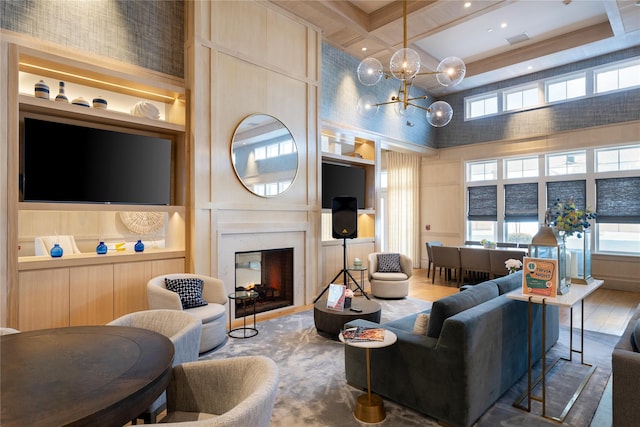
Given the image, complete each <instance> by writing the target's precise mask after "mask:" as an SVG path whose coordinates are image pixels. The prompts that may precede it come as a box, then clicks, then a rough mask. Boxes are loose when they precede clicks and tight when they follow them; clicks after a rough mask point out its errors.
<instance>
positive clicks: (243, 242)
mask: <svg viewBox="0 0 640 427" xmlns="http://www.w3.org/2000/svg"><path fill="white" fill-rule="evenodd" d="M305 237H306V231H304V230H278V231H265V232H262V231H256V230H243V231H238V230H237V229H236V230H229V231H227V232H225V231H219V232H218V260H219V261H218V262H219V265H218V272H219V274H218V276H219V278H220V279H221V280H222V281H223V283H224V286H225V289H226V292H227V293H228V294H229V293H231V292H233V290H234V287H235V280H236V279H235V256H236V252H249V251H263V250H269V249H282V248H293V307H299V306H303V305H304V304H305V295H306V294H311V293H312V291H311V290H310V289H309V290H307V289H305V283H306V281H305V277H306V275H307V272H306V269H305V264H306V263H305ZM291 307H292V306H289V307H286V308H287V309H290V308H291ZM227 309H228V310H230V311H231V317H232V318H235V304H229V305H228V307H227ZM277 311H278V309H276V310H272V311H271V312H277Z"/></svg>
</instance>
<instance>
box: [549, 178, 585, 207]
mask: <svg viewBox="0 0 640 427" xmlns="http://www.w3.org/2000/svg"><path fill="white" fill-rule="evenodd" d="M570 198H572V199H573V203H575V204H576V208H578V209H580V210H584V209H585V208H586V206H587V181H586V180H584V179H582V180H578V181H551V182H547V206H546V209H549V208H550V207H552V206H553V204H554V203H555V202H556V201H558V200H561V201H565V200H569V199H570Z"/></svg>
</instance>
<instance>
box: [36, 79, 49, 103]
mask: <svg viewBox="0 0 640 427" xmlns="http://www.w3.org/2000/svg"><path fill="white" fill-rule="evenodd" d="M34 90H35V96H36V98H42V99H49V86H47V84H46V83H45V82H44V80H40V81H39V82H38V83H36V85H35V87H34Z"/></svg>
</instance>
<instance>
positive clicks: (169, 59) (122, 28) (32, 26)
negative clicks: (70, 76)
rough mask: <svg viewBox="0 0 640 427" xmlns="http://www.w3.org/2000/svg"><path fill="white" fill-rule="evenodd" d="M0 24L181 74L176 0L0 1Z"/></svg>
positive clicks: (181, 33)
mask: <svg viewBox="0 0 640 427" xmlns="http://www.w3.org/2000/svg"><path fill="white" fill-rule="evenodd" d="M0 27H2V28H5V29H7V30H11V31H15V32H18V33H23V34H28V35H30V36H33V37H36V38H39V39H42V40H47V41H50V42H54V43H57V44H60V45H63V46H68V47H72V48H76V49H80V50H83V51H86V52H89V53H94V54H97V55H100V56H105V57H108V58H112V59H116V60H119V61H122V62H126V63H129V64H135V65H139V66H141V67H145V68H148V69H151V70H155V71H159V72H162V73H165V74H169V75H172V76H176V77H184V4H183V2H182V1H179V0H161V1H156V0H0Z"/></svg>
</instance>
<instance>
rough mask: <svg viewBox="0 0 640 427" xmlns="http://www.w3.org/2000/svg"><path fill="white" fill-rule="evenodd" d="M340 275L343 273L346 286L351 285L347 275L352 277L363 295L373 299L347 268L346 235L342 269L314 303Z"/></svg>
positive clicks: (317, 298) (343, 245) (343, 246)
mask: <svg viewBox="0 0 640 427" xmlns="http://www.w3.org/2000/svg"><path fill="white" fill-rule="evenodd" d="M340 275H342V283H343V284H344V285H345V286H348V285H349V282H347V277H349V278H351V280H352V281H353V283H355V284H356V287H357V288H358V289H360V292H362V295H364V296H365V298H367V299H371V298H369V295H367V293H366V292H365V291H364V289H363V288H362V287H361V286H360V284H359V283H358V281H357V280H356V279H354V278H353V276H352V275H351V272H350V271H349V270H348V269H347V238H346V237H344V238H343V239H342V270H340V271H339V272H338V274H336V275H335V277H334V278H333V279H332V280H331V281H330V282H329V284H328V285H327V286H325V287H324V289H323V290H322V292H320V295H318V296H317V297H316V299H314V300H313V303H314V304H315V303H316V302H317V301H318V300H319V299H320V298H321V297H322V295H324V293H325V292H327V290H328V289H329V286H330V285H331V284H332V283H333V282H335V281H336V279H337V278H338V277H340Z"/></svg>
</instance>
